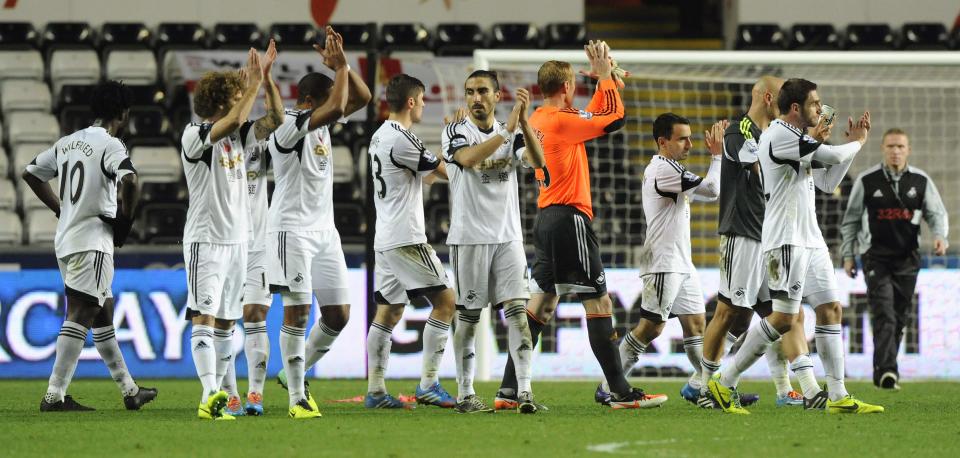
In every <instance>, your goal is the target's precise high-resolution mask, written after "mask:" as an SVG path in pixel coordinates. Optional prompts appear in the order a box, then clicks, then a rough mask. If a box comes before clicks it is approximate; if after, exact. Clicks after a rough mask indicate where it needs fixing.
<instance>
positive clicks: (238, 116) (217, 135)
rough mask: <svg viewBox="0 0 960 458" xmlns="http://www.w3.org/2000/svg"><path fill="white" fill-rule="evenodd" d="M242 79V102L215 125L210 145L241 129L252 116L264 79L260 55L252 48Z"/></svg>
mask: <svg viewBox="0 0 960 458" xmlns="http://www.w3.org/2000/svg"><path fill="white" fill-rule="evenodd" d="M240 77H241V80H242V81H243V82H244V85H245V87H244V89H243V95H242V96H241V97H240V101H238V102H237V103H236V104H234V105H233V108H230V111H229V112H227V114H226V116H224V117H222V118H220V119H218V120H217V122H215V123H213V127H212V128H211V129H210V143H216V142H218V141H220V140H221V139H223V138H224V137H226V136H227V135H230V134H231V133H232V132H233V131H235V130H237V129H239V128H240V125H241V124H243V123H245V122H247V118H248V117H249V116H250V110H252V109H253V102H254V101H255V100H256V99H257V92H259V91H260V81H261V80H262V79H263V75H262V73H261V70H260V54H257V50H256V49H253V48H250V52H248V53H247V65H246V67H244V68H242V69H240Z"/></svg>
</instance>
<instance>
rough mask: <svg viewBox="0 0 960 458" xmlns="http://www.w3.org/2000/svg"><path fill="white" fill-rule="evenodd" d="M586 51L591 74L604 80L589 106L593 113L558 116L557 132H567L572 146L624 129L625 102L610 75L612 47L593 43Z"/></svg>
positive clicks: (571, 113) (568, 111)
mask: <svg viewBox="0 0 960 458" xmlns="http://www.w3.org/2000/svg"><path fill="white" fill-rule="evenodd" d="M584 50H585V51H586V53H587V57H588V58H589V59H590V67H591V73H595V74H597V75H598V78H600V81H598V82H597V91H596V92H594V94H593V98H592V99H591V100H590V104H589V105H587V107H588V108H590V109H589V110H586V111H577V110H560V111H559V112H558V114H557V116H558V119H557V120H558V122H559V124H560V126H559V127H560V128H559V129H557V130H558V131H560V132H563V133H564V134H563V135H564V136H565V137H566V140H567V141H569V142H571V143H582V142H585V141H587V140H592V139H594V138H597V137H602V136H603V135H606V134H608V133H610V132H615V131H617V130H620V129H621V128H623V126H624V119H623V116H624V108H623V100H622V99H621V97H620V91H619V90H618V88H617V83H616V82H614V80H613V79H612V78H611V76H610V72H611V70H612V67H611V62H610V54H609V53H610V48H609V47H607V44H606V43H604V42H602V41H598V42H594V41H591V42H590V44H588V45H587V46H585V47H584Z"/></svg>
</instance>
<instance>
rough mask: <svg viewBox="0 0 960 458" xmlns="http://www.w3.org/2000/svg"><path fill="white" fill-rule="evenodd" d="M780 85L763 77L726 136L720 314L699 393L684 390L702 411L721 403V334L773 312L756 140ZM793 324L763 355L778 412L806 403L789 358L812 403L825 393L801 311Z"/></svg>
mask: <svg viewBox="0 0 960 458" xmlns="http://www.w3.org/2000/svg"><path fill="white" fill-rule="evenodd" d="M782 85H783V80H782V79H780V78H776V77H772V76H764V77H762V78H760V80H758V81H757V83H756V84H754V86H753V89H752V91H751V96H752V101H751V103H750V109H749V110H748V111H747V113H745V114H744V115H743V116H742V117H740V118H737V119H734V120H733V122H732V123H731V124H730V126H729V127H728V128H727V130H726V132H724V139H723V158H722V160H721V166H720V224H719V228H718V231H719V233H720V291H719V293H718V294H717V309H716V311H715V312H714V315H713V319H712V320H710V323H709V324H708V325H707V330H706V333H705V334H704V337H703V361H702V362H701V367H702V371H701V373H702V379H701V382H702V383H701V387H700V393H699V396H698V393H696V392H695V391H694V390H686V388H687V387H684V388H685V390H684V392H683V393H682V394H683V397H684V398H685V399H687V400H688V401H691V402H697V403H698V404H700V406H701V407H707V408H711V407H714V406H715V404H716V403H715V402H714V401H713V399H712V398H710V396H709V395H708V393H709V390H708V389H707V382H708V381H709V380H710V377H712V376H713V373H714V372H716V370H717V369H719V367H720V359H721V358H722V357H723V353H724V336H725V335H727V334H728V333H729V332H730V331H731V329H732V328H734V327H736V328H740V327H741V326H742V328H743V329H744V330H745V329H746V327H747V326H748V325H749V323H750V319H751V318H752V316H753V314H752V313H751V309H753V310H756V312H757V314H758V315H760V317H761V318H763V317H766V316H767V315H769V314H770V311H771V309H770V307H771V303H770V293H769V291H768V289H767V286H766V275H765V273H764V272H765V270H764V268H763V261H762V259H763V256H762V249H761V247H760V233H761V230H762V225H763V212H764V197H763V184H762V183H761V181H760V166H759V164H758V160H759V159H758V157H757V155H758V151H757V141H758V140H759V139H760V134H761V132H762V131H763V130H765V129H766V128H767V126H769V125H770V122H771V121H773V120H774V119H776V118H777V116H778V115H779V114H780V113H779V111H778V108H777V94H778V93H779V92H780V86H782ZM796 320H797V321H796V323H795V324H796V326H794V327H793V328H792V329H791V330H790V331H789V332H787V333H786V334H784V335H783V336H782V337H781V339H780V340H777V341H776V342H774V344H773V345H771V346H770V348H769V349H768V350H767V352H766V360H767V365H768V366H769V368H770V374H771V376H772V378H773V381H774V384H775V385H776V388H777V400H776V405H777V406H778V407H779V406H791V405H804V395H803V394H800V393H797V392H796V391H794V390H793V387H792V386H791V384H790V375H789V373H788V372H787V362H788V361H790V360H792V361H793V364H792V367H793V369H794V370H795V372H796V373H797V377H798V378H799V380H800V385H801V387H802V389H803V391H804V393H806V395H807V396H808V398H810V399H813V398H815V397H816V396H817V394H819V393H820V392H821V390H820V388H819V386H818V385H817V380H816V378H815V377H814V375H813V365H812V364H810V357H809V356H808V355H807V353H808V352H809V350H808V349H807V340H806V337H805V335H804V332H803V309H801V310H800V313H798V314H797V315H796ZM741 323H742V324H741ZM738 334H739V333H738ZM781 342H782V348H781ZM688 386H689V385H688ZM740 396H741V401H742V403H743V405H749V404H752V402H748V396H750V400H751V401H755V399H757V396H756V395H747V394H744V393H741V395H740ZM808 404H809V401H808ZM820 404H821V405H822V403H820Z"/></svg>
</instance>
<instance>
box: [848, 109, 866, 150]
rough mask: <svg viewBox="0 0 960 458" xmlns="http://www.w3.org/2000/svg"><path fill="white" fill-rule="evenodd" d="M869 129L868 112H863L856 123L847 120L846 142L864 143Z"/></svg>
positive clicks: (850, 119)
mask: <svg viewBox="0 0 960 458" xmlns="http://www.w3.org/2000/svg"><path fill="white" fill-rule="evenodd" d="M870 127H871V126H870V112H869V111H864V112H863V115H862V116H860V119H859V120H857V122H856V123H854V122H853V118H847V131H846V137H847V141H851V142H860V143H861V144H864V143H866V142H867V136H868V134H869V133H870Z"/></svg>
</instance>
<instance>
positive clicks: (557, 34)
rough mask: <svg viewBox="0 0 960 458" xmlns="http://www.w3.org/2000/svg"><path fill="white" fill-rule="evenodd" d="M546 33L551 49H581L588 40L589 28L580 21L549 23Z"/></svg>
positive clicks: (546, 43)
mask: <svg viewBox="0 0 960 458" xmlns="http://www.w3.org/2000/svg"><path fill="white" fill-rule="evenodd" d="M544 35H546V37H545V39H544V40H545V41H544V45H545V46H546V47H547V48H549V49H581V48H583V45H584V44H586V42H587V29H586V28H585V27H584V26H583V24H582V23H579V22H559V23H553V24H547V28H546V30H545V33H544Z"/></svg>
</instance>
